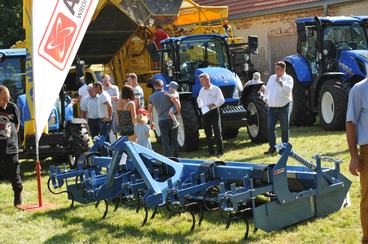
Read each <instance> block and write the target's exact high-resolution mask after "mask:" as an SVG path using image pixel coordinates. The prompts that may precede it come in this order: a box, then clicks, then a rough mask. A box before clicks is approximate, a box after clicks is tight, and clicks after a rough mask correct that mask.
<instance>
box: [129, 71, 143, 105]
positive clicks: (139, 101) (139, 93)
mask: <svg viewBox="0 0 368 244" xmlns="http://www.w3.org/2000/svg"><path fill="white" fill-rule="evenodd" d="M126 79H127V81H128V85H130V86H131V87H133V89H134V96H135V107H136V109H139V108H144V92H143V89H142V87H141V86H140V85H139V83H138V77H137V75H136V74H135V73H129V74H127V75H126Z"/></svg>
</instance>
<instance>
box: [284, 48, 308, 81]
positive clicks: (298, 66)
mask: <svg viewBox="0 0 368 244" xmlns="http://www.w3.org/2000/svg"><path fill="white" fill-rule="evenodd" d="M283 61H284V62H285V63H286V64H287V65H290V66H291V67H293V69H294V71H295V74H296V77H297V78H298V81H299V82H300V83H302V84H303V85H310V83H311V81H312V79H313V78H312V72H311V70H310V67H309V64H308V61H307V60H306V59H305V58H304V57H303V56H302V55H300V54H295V55H290V56H286V57H284V58H283Z"/></svg>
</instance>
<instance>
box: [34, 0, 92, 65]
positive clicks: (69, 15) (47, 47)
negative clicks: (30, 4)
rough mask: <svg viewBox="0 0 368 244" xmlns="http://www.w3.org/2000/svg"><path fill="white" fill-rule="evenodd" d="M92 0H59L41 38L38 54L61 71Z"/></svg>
mask: <svg viewBox="0 0 368 244" xmlns="http://www.w3.org/2000/svg"><path fill="white" fill-rule="evenodd" d="M92 2H93V0H59V1H58V2H57V4H56V6H55V9H54V12H53V14H52V16H51V18H50V21H49V23H48V25H47V28H46V30H45V32H44V35H43V37H42V40H41V43H40V46H39V48H38V53H39V55H40V56H41V57H43V58H44V59H46V60H47V61H48V62H49V63H51V64H52V65H53V66H55V67H56V68H58V69H59V70H61V71H63V70H64V69H65V66H66V64H67V63H68V61H69V59H70V54H71V52H72V51H73V48H74V44H75V43H76V41H77V40H78V38H79V34H80V30H81V27H82V26H83V24H84V21H85V18H86V16H87V13H88V11H89V8H90V6H91V3H92Z"/></svg>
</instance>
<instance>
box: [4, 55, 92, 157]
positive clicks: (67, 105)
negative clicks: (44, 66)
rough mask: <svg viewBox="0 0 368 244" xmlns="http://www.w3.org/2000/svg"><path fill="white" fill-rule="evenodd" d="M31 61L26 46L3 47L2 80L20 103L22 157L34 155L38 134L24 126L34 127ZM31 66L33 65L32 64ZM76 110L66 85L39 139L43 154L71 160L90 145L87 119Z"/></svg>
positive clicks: (13, 100)
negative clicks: (31, 100) (30, 84)
mask: <svg viewBox="0 0 368 244" xmlns="http://www.w3.org/2000/svg"><path fill="white" fill-rule="evenodd" d="M30 65H32V64H31V62H30V59H29V58H28V59H27V50H26V49H25V48H16V49H0V84H2V85H5V86H6V87H7V88H8V89H9V91H10V95H11V101H12V102H14V103H16V104H17V106H18V108H19V112H20V118H21V120H20V130H19V146H20V158H34V157H35V135H34V134H33V133H34V132H30V131H34V130H32V129H31V130H27V129H26V130H25V128H26V127H27V126H28V128H29V127H32V126H33V128H34V123H33V120H32V116H31V114H32V108H30V106H29V103H28V102H27V99H32V98H31V97H32V89H29V88H28V90H30V91H27V82H31V80H27V78H28V77H27V75H28V73H27V70H26V68H27V66H30ZM28 68H30V69H31V66H30V67H28ZM61 101H64V102H63V103H62V102H61ZM62 104H63V106H62ZM73 114H74V110H73V103H72V101H71V98H70V97H69V96H67V95H66V94H65V92H64V89H63V90H62V91H61V92H60V96H59V98H58V99H57V101H56V102H55V106H54V107H53V109H52V112H51V114H50V117H49V121H48V133H47V134H44V135H43V136H42V137H41V140H40V147H39V148H40V157H41V158H46V157H49V156H50V155H51V156H52V157H53V159H54V161H63V162H69V163H71V164H72V163H73V162H74V161H75V160H74V158H76V157H79V155H80V154H81V153H83V152H84V151H86V150H87V149H88V141H89V137H88V128H87V127H86V121H85V120H82V119H75V118H74V116H73Z"/></svg>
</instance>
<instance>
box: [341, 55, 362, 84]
mask: <svg viewBox="0 0 368 244" xmlns="http://www.w3.org/2000/svg"><path fill="white" fill-rule="evenodd" d="M339 70H340V71H341V72H343V73H345V74H346V75H347V76H348V77H349V78H351V77H353V76H360V77H361V78H362V79H363V78H365V77H367V75H368V50H343V51H341V52H340V55H339Z"/></svg>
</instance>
